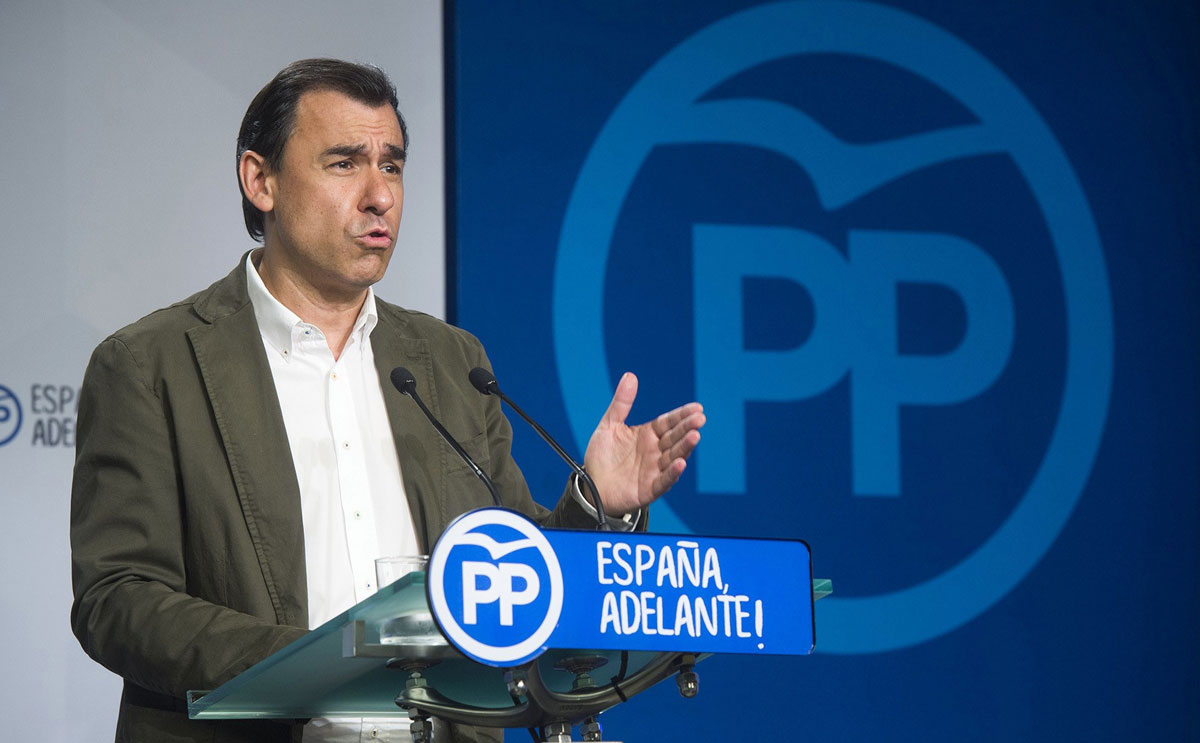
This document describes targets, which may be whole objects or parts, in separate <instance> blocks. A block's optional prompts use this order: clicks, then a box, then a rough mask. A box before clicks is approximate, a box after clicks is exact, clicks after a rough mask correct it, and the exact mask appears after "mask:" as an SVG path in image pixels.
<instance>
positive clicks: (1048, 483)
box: [553, 0, 1112, 652]
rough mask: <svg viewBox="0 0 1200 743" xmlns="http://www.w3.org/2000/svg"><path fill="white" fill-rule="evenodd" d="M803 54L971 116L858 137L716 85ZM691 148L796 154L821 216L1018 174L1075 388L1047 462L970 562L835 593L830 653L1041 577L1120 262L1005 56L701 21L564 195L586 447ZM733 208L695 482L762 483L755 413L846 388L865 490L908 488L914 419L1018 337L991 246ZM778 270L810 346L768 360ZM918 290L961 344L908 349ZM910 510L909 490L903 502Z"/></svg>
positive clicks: (957, 620) (1106, 381) (819, 4)
mask: <svg viewBox="0 0 1200 743" xmlns="http://www.w3.org/2000/svg"><path fill="white" fill-rule="evenodd" d="M805 55H816V56H822V57H825V58H828V57H831V56H834V57H836V56H841V57H858V58H862V59H865V60H869V61H870V62H872V63H874V64H880V65H883V66H890V67H893V68H896V69H899V70H901V71H903V72H904V73H907V74H908V75H910V76H912V77H914V78H917V79H921V80H923V81H925V82H927V83H928V84H930V85H931V86H932V87H933V88H936V89H938V90H939V91H940V93H941V94H944V95H945V96H947V97H948V98H949V99H952V100H954V101H955V102H956V103H957V104H958V105H961V107H962V109H963V110H964V111H966V112H968V113H969V114H970V116H969V120H968V121H967V122H966V123H959V124H954V125H947V126H945V127H944V128H941V129H936V128H935V129H931V130H929V131H921V132H918V133H916V134H910V135H906V136H901V137H898V138H895V139H890V140H883V141H870V142H866V143H861V142H856V141H848V140H847V139H843V138H840V137H839V136H837V135H836V134H835V133H834V132H832V131H831V130H829V129H827V128H826V127H825V126H823V125H822V122H821V121H820V120H818V118H816V117H814V116H813V115H810V112H808V111H806V110H802V108H803V103H800V104H799V105H797V106H793V105H788V104H785V103H781V102H779V101H777V100H773V99H766V98H756V97H753V96H750V95H739V96H732V95H730V96H726V95H724V94H721V93H714V91H715V90H716V89H717V88H719V87H720V86H722V85H723V84H725V83H727V82H728V81H730V80H732V79H734V78H736V77H738V76H739V75H743V73H749V72H751V71H754V70H755V69H756V68H759V67H761V66H763V65H767V64H768V63H772V62H775V61H778V60H789V59H796V58H800V57H804V56H805ZM680 144H684V145H697V144H699V145H737V146H741V147H747V148H753V149H755V150H757V151H761V152H769V153H771V155H772V156H773V157H776V158H780V157H781V158H785V159H786V160H788V161H790V162H791V163H792V164H794V165H795V166H797V167H798V168H800V169H802V170H803V172H804V173H805V174H806V175H807V176H808V178H809V179H811V184H812V188H813V189H814V190H815V194H816V196H815V198H816V200H817V201H818V203H819V206H820V208H821V209H823V210H824V213H825V214H831V213H835V212H838V211H839V210H844V209H846V208H848V207H851V206H854V205H857V204H861V203H862V202H864V201H866V200H867V198H868V197H870V196H871V195H873V194H876V193H877V192H879V191H880V190H882V189H883V188H884V187H885V186H887V185H888V184H891V183H894V182H896V181H897V180H898V179H901V178H903V177H906V176H908V175H910V174H914V173H920V172H923V171H928V170H930V169H933V168H936V167H938V166H942V165H947V164H952V163H957V162H958V161H971V160H972V159H975V160H978V159H980V158H984V157H994V156H1001V157H1003V158H1005V161H1006V162H1010V163H1011V164H1012V165H1013V166H1015V172H1016V174H1017V176H1018V177H1019V178H1020V179H1023V181H1024V186H1025V187H1027V189H1028V193H1029V194H1030V195H1031V197H1032V199H1031V200H1032V201H1033V202H1036V209H1037V210H1038V211H1039V212H1040V214H1039V217H1040V219H1041V221H1043V222H1044V228H1045V232H1046V234H1047V235H1048V238H1047V241H1048V243H1049V245H1050V249H1052V251H1053V262H1054V263H1056V265H1055V266H1054V268H1056V269H1057V274H1058V275H1059V276H1060V280H1061V283H1062V287H1061V289H1062V297H1063V302H1064V304H1065V307H1064V320H1063V323H1064V326H1065V327H1064V329H1065V333H1064V336H1065V337H1064V339H1063V341H1062V343H1063V344H1064V345H1065V348H1063V349H1062V352H1063V358H1065V361H1064V362H1063V363H1064V365H1065V369H1064V374H1063V380H1064V383H1063V386H1062V392H1061V397H1060V400H1059V401H1058V402H1059V405H1058V407H1057V413H1056V418H1055V419H1054V421H1053V424H1052V425H1053V428H1052V430H1051V431H1050V433H1049V434H1048V441H1047V443H1046V446H1045V448H1044V449H1043V450H1042V451H1041V453H1040V456H1041V459H1040V462H1039V461H1037V460H1036V459H1034V460H1033V461H1032V463H1031V465H1030V466H1031V468H1035V471H1033V472H1032V476H1031V478H1030V479H1029V481H1028V485H1027V486H1026V488H1025V490H1024V493H1023V494H1020V493H1019V492H1018V493H1017V495H1020V500H1019V502H1017V503H1016V505H1015V507H1013V508H1012V509H1011V510H1010V511H1009V512H1008V513H1007V516H1006V517H1005V518H1003V520H1001V521H1000V522H999V523H998V524H996V525H995V528H994V530H989V531H988V532H986V537H985V538H983V539H982V541H981V543H980V544H978V546H977V547H975V548H973V550H971V551H969V552H967V553H965V556H961V554H962V553H960V554H959V555H956V556H955V558H954V559H955V560H957V562H954V563H951V564H949V565H948V566H946V567H945V568H944V569H941V572H939V573H936V574H934V575H932V577H930V576H929V574H928V573H927V574H924V575H921V576H920V577H919V578H917V579H915V580H914V582H912V583H911V584H909V585H906V586H903V587H901V588H899V589H898V590H891V589H890V588H889V589H888V590H887V591H884V592H880V593H877V594H874V595H857V596H851V597H837V596H835V597H832V598H830V599H828V600H826V601H822V602H821V604H820V605H818V607H817V612H818V617H819V622H820V623H821V625H822V632H821V643H820V649H821V650H823V651H833V652H878V651H883V650H889V649H893V648H899V647H904V646H907V645H912V644H915V643H918V642H923V641H926V640H929V639H931V638H934V637H937V636H939V635H941V634H944V633H946V632H949V631H950V630H953V629H955V628H956V627H959V626H961V625H962V624H964V623H965V622H967V621H969V620H970V619H972V618H973V617H976V616H978V615H979V614H980V613H982V612H984V611H986V610H987V609H988V608H989V607H990V606H992V605H993V604H994V603H995V602H997V601H998V600H999V599H1000V598H1002V597H1003V596H1004V595H1006V594H1007V593H1008V592H1009V591H1010V590H1012V588H1013V587H1014V586H1016V585H1017V584H1018V583H1019V582H1020V581H1021V580H1022V579H1023V578H1024V577H1025V575H1027V574H1028V572H1029V571H1030V570H1031V569H1032V568H1033V566H1034V565H1035V564H1036V563H1037V562H1038V560H1039V559H1040V558H1041V557H1042V555H1043V554H1045V552H1046V550H1047V549H1049V547H1050V545H1051V544H1052V543H1053V542H1054V541H1055V539H1056V538H1057V536H1058V534H1059V532H1060V530H1061V529H1062V527H1063V524H1064V523H1065V522H1066V520H1067V518H1068V517H1069V516H1070V514H1071V511H1072V510H1073V508H1074V506H1075V503H1076V501H1077V500H1078V498H1079V496H1080V494H1081V492H1082V490H1083V487H1084V485H1085V483H1086V481H1087V479H1088V475H1089V473H1090V471H1091V467H1092V464H1093V461H1094V459H1095V455H1096V451H1097V448H1098V446H1099V441H1100V437H1101V434H1102V432H1103V428H1104V421H1105V417H1106V415H1107V406H1108V395H1109V391H1110V387H1111V381H1112V317H1111V304H1110V298H1109V294H1108V277H1107V271H1106V268H1105V265H1104V259H1103V254H1102V251H1101V247H1100V243H1099V238H1098V236H1097V233H1096V228H1095V223H1094V221H1093V219H1092V216H1091V213H1090V210H1089V208H1088V204H1087V201H1086V199H1085V197H1084V194H1083V189H1082V188H1081V186H1080V183H1079V181H1078V178H1077V177H1076V176H1075V173H1074V171H1073V170H1072V169H1071V166H1070V164H1069V163H1068V161H1067V159H1066V157H1065V155H1064V153H1063V151H1062V149H1061V148H1060V147H1059V145H1058V143H1057V141H1056V139H1055V137H1054V135H1053V133H1052V132H1051V131H1050V130H1049V128H1048V127H1047V126H1046V123H1045V122H1044V121H1043V120H1042V118H1041V117H1040V116H1039V115H1038V113H1037V111H1035V110H1034V109H1033V107H1032V106H1031V104H1030V103H1029V101H1028V100H1027V99H1026V98H1025V97H1024V95H1023V94H1022V93H1021V92H1020V91H1019V90H1018V89H1017V88H1016V87H1015V86H1014V85H1013V83H1012V82H1011V81H1010V80H1009V79H1008V78H1007V77H1005V75H1004V74H1003V73H1002V72H1001V71H1000V70H998V69H997V68H996V67H995V66H993V65H992V64H991V62H989V61H988V60H987V59H985V58H983V57H982V56H981V55H980V54H979V53H978V52H976V51H975V50H974V49H972V48H971V47H969V46H968V45H966V44H964V43H963V42H962V41H961V40H959V39H958V38H955V37H954V36H952V35H951V34H949V33H947V32H946V31H944V30H942V29H940V28H938V27H936V26H933V25H931V24H929V23H928V22H926V21H924V20H921V19H920V18H917V17H915V16H912V15H909V14H907V13H904V12H902V11H899V10H896V9H892V8H888V7H885V6H881V5H874V4H871V3H864V2H823V1H821V0H815V1H813V2H785V3H775V4H769V5H762V6H758V7H754V8H750V9H748V10H745V11H742V12H739V13H736V14H734V15H731V16H729V17H727V18H724V19H722V20H720V21H717V22H716V23H714V24H712V25H711V26H708V27H707V28H704V29H702V30H701V31H699V32H697V33H696V34H695V35H694V36H692V37H690V38H689V39H687V40H685V41H684V42H682V43H681V44H680V45H678V46H677V47H675V48H674V49H672V50H671V51H670V52H668V53H667V54H666V55H665V56H663V57H662V58H661V59H659V60H658V61H657V62H656V63H655V64H654V65H653V66H652V67H651V68H650V69H649V70H647V71H646V73H645V74H644V75H643V76H642V78H641V79H639V80H638V81H637V82H636V83H635V84H634V85H633V87H632V88H631V89H630V90H629V92H628V93H627V94H626V95H625V97H624V99H623V100H622V101H621V102H620V103H619V104H618V105H617V107H616V108H615V109H614V110H613V112H612V114H611V115H610V117H609V119H608V121H607V122H606V123H605V125H604V127H603V128H602V129H601V131H600V133H599V135H598V136H597V137H596V140H595V142H594V143H593V145H592V149H591V151H590V152H589V153H588V155H587V158H586V159H585V161H584V164H583V167H582V169H581V170H580V173H579V176H578V179H577V181H576V183H575V187H574V190H573V192H572V194H571V197H570V200H569V202H568V205H567V211H566V214H565V217H564V221H563V227H562V232H561V236H560V239H559V252H558V256H557V261H556V264H555V280H554V297H553V322H554V345H555V353H556V360H557V362H558V370H559V375H560V378H561V380H562V384H563V392H564V402H565V404H566V409H567V414H568V417H569V420H570V423H571V426H572V429H573V430H574V433H575V435H576V438H577V440H579V441H587V439H588V436H589V435H590V431H591V426H592V425H593V422H594V418H595V415H596V411H599V410H603V409H604V407H605V404H606V398H605V391H606V390H609V389H611V387H612V380H610V379H609V378H608V372H609V370H610V369H611V368H613V367H612V365H611V364H610V363H609V359H608V353H607V348H606V342H607V341H606V329H605V293H606V287H607V282H608V281H609V280H610V276H611V275H612V272H611V271H610V270H609V266H608V260H609V257H610V252H611V251H612V244H613V239H614V234H615V233H616V231H617V225H618V221H619V219H620V217H621V215H622V212H623V210H624V209H625V208H626V199H627V196H628V195H629V194H630V193H631V191H632V190H633V189H634V184H635V181H636V180H637V179H638V177H639V174H640V173H641V171H642V168H643V166H644V164H645V163H646V162H647V160H648V159H649V158H650V156H651V154H652V153H654V151H655V150H656V149H658V148H660V147H661V146H664V145H665V146H672V145H680ZM930 201H931V203H930V205H929V211H930V212H931V213H936V210H937V203H936V202H934V201H933V200H932V199H931V200H930ZM721 216H722V215H721V214H720V213H719V212H716V213H712V214H711V216H706V218H705V219H704V222H706V223H703V224H701V223H694V224H692V225H691V234H690V239H691V242H690V250H691V255H690V257H691V264H692V286H691V287H690V289H691V296H692V297H693V317H692V320H693V325H692V328H691V330H692V332H693V337H694V341H695V358H694V374H695V383H696V388H695V393H696V396H697V398H698V399H699V400H701V401H702V402H703V403H704V404H705V406H706V408H707V412H708V414H709V426H708V427H707V428H706V429H705V432H704V438H705V444H704V448H703V449H702V450H701V453H700V454H699V455H698V460H699V461H698V473H697V480H696V482H697V489H698V490H699V491H701V492H702V493H705V494H709V493H711V494H728V495H731V496H733V497H742V498H745V497H747V496H751V495H754V494H753V493H751V492H750V491H749V489H748V487H747V451H746V449H747V441H748V436H747V422H746V411H747V408H748V407H749V406H751V405H753V404H760V405H761V404H763V403H767V404H782V403H790V402H797V401H801V400H805V399H808V398H813V397H815V396H818V395H821V394H823V393H825V392H826V391H827V390H830V389H832V388H834V387H835V386H837V385H839V384H842V383H843V382H844V383H845V385H846V387H847V388H848V392H849V398H850V400H849V411H848V414H849V423H850V425H849V430H850V433H851V436H850V437H849V438H850V441H849V448H850V479H851V490H852V492H853V494H854V495H858V496H876V497H878V496H886V497H890V498H892V499H896V498H897V497H901V496H903V495H904V494H903V493H902V492H901V490H902V488H901V481H902V478H901V476H900V473H901V464H902V463H901V452H902V450H903V448H902V447H901V440H900V439H901V428H900V422H899V420H900V410H901V408H902V407H904V406H910V407H926V408H933V407H936V406H953V405H956V404H959V403H962V402H964V401H967V400H971V399H972V398H976V397H977V396H980V395H982V394H983V393H984V392H985V391H986V390H988V389H989V388H990V387H991V386H992V385H993V384H994V383H995V382H996V380H997V379H998V378H999V377H1000V375H1001V374H1002V373H1003V372H1004V371H1005V370H1006V368H1008V367H1009V365H1010V361H1011V357H1012V355H1013V352H1014V348H1016V346H1017V345H1018V344H1017V343H1016V340H1015V339H1016V334H1017V327H1016V322H1015V317H1014V316H1015V311H1014V302H1015V299H1014V294H1013V291H1012V289H1011V288H1010V285H1009V279H1011V278H1012V276H1011V275H1006V274H1005V271H1004V270H1003V269H1002V268H1001V267H1000V265H999V264H998V263H997V261H996V260H995V259H994V258H993V256H992V255H991V254H990V253H989V252H988V251H987V250H985V249H984V248H983V247H981V246H980V245H978V244H975V243H973V242H971V241H970V240H967V239H965V238H963V237H962V236H960V235H957V234H954V233H953V232H952V231H951V230H946V231H945V232H944V233H939V232H937V231H934V230H926V231H921V232H916V231H912V232H904V231H897V230H888V229H880V228H879V227H878V226H875V227H872V228H871V229H865V228H864V227H865V225H864V227H859V226H858V225H851V226H850V227H849V229H848V230H847V234H846V241H845V246H844V249H843V248H841V247H837V246H835V245H834V244H832V243H831V242H830V241H829V240H828V239H826V238H824V237H822V236H821V235H820V234H817V233H816V232H814V231H810V230H807V229H803V228H801V227H797V226H794V225H793V226H787V227H783V226H778V225H774V224H747V223H745V222H738V221H737V220H730V222H731V223H729V224H722V223H720V218H721ZM764 276H765V277H777V278H782V279H786V280H787V281H789V282H792V283H795V284H799V285H801V286H803V287H804V289H806V290H807V293H808V295H809V297H810V298H811V301H812V305H813V310H814V311H813V314H814V318H815V319H814V322H813V327H812V331H811V334H810V335H809V336H808V337H807V338H806V339H805V340H804V342H802V343H800V344H799V345H797V346H795V347H793V348H788V349H769V350H762V349H754V348H750V347H748V346H749V344H747V343H746V342H745V341H746V339H745V337H744V336H743V333H744V329H743V326H742V324H741V323H740V322H738V321H739V320H741V319H742V316H741V315H742V311H743V303H742V301H741V300H742V296H741V292H742V291H743V287H744V283H743V279H746V278H751V277H764ZM902 284H926V285H936V286H937V287H939V288H940V289H942V290H945V291H946V292H948V293H949V294H951V295H953V296H954V297H955V298H956V299H957V300H958V301H959V302H961V306H962V308H963V310H964V313H963V314H964V315H965V321H966V322H965V330H964V333H963V335H962V339H961V341H960V342H959V343H958V345H957V346H956V347H954V348H952V349H951V350H950V351H949V352H946V353H938V354H918V353H901V352H900V350H899V344H898V342H897V330H896V328H897V311H896V307H897V300H896V297H897V291H898V290H897V287H898V286H900V285H902ZM731 320H732V321H731ZM953 453H954V452H953V451H948V452H943V455H944V456H946V457H952V456H953ZM710 454H711V456H710ZM1033 456H1034V457H1036V456H1037V453H1035V454H1034V455H1033ZM904 504H905V503H904V500H903V498H901V501H900V503H899V504H898V505H899V506H903V505H904ZM744 507H745V506H741V505H739V506H738V508H744ZM764 507H766V505H765V504H764ZM654 508H655V509H656V513H655V517H654V523H655V524H656V528H657V529H662V530H663V531H666V532H673V531H674V532H679V531H685V532H686V531H688V530H689V529H688V527H687V525H686V523H685V522H684V520H683V519H681V518H679V516H678V515H676V514H675V513H674V512H673V511H672V507H671V504H670V503H669V502H660V503H658V504H656V505H655V506H654ZM834 577H837V576H834Z"/></svg>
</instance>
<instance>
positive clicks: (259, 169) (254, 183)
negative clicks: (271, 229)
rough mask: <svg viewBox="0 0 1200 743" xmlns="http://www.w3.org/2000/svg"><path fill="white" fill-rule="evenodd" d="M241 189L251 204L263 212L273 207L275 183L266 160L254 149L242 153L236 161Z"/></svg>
mask: <svg viewBox="0 0 1200 743" xmlns="http://www.w3.org/2000/svg"><path fill="white" fill-rule="evenodd" d="M238 178H239V179H240V180H241V182H242V191H243V192H244V193H245V194H246V198H247V199H248V200H249V201H250V203H251V204H254V206H256V207H258V210H259V211H260V212H263V213H264V214H265V213H267V212H269V211H271V210H272V209H274V208H275V183H274V181H273V180H272V179H271V178H270V174H269V173H268V170H267V161H266V160H265V159H264V158H263V156H262V155H260V154H258V153H257V152H255V151H254V150H246V151H245V152H243V153H242V159H241V161H240V162H238Z"/></svg>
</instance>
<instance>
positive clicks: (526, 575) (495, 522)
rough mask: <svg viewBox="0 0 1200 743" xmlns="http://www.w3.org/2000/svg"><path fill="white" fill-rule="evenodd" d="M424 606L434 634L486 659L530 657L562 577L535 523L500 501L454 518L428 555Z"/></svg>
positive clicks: (556, 601) (539, 646)
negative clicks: (436, 629) (433, 623)
mask: <svg viewBox="0 0 1200 743" xmlns="http://www.w3.org/2000/svg"><path fill="white" fill-rule="evenodd" d="M426 584H427V590H428V592H429V606H430V609H431V610H432V612H433V617H434V619H435V620H436V621H437V623H438V626H439V627H440V628H441V630H442V634H444V635H445V636H446V638H447V639H448V640H449V641H450V642H451V644H453V645H454V646H455V647H456V648H458V649H459V650H460V651H461V652H462V653H463V654H464V655H466V656H467V657H469V658H471V659H472V660H475V661H477V662H479V663H484V664H487V665H491V666H516V665H520V664H522V663H525V662H526V661H529V660H532V659H534V658H536V657H537V656H538V655H540V654H541V653H542V651H544V650H545V649H546V641H547V640H548V639H549V638H550V635H551V633H552V632H553V631H554V628H555V627H557V626H558V618H559V616H560V615H561V614H562V604H563V578H562V569H561V567H560V566H559V563H558V558H557V556H555V554H554V550H553V548H552V547H551V546H550V542H549V541H548V540H547V539H546V537H545V535H543V534H542V531H541V529H539V528H538V525H537V524H535V523H534V522H533V521H531V520H530V519H528V518H526V517H525V516H523V515H521V514H519V513H516V512H514V511H509V510H507V509H503V508H481V509H478V510H475V511H471V512H469V513H466V514H463V515H462V516H460V517H459V518H457V519H456V520H455V521H454V522H453V523H451V524H450V526H449V527H448V528H447V529H446V531H445V533H443V534H442V536H441V538H440V539H439V540H438V542H437V544H436V545H435V546H434V548H433V554H432V555H430V559H429V571H428V574H427V579H426Z"/></svg>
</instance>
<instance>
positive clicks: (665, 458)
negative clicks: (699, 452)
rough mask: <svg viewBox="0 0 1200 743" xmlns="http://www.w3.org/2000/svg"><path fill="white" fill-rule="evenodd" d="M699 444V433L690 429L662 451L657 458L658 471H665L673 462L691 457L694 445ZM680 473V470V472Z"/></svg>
mask: <svg viewBox="0 0 1200 743" xmlns="http://www.w3.org/2000/svg"><path fill="white" fill-rule="evenodd" d="M699 443H700V432H699V431H697V430H695V429H692V430H690V431H688V432H687V433H685V434H684V435H683V436H682V437H681V438H680V439H679V440H678V441H676V442H675V443H674V444H673V445H672V446H670V447H668V448H667V449H664V450H663V453H662V454H661V455H659V457H658V466H659V469H667V468H668V467H669V466H670V465H671V464H672V463H673V462H674V461H675V460H679V461H683V460H686V459H687V458H688V457H690V456H691V455H692V452H693V451H695V449H696V445H697V444H699ZM680 471H681V472H682V470H680Z"/></svg>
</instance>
